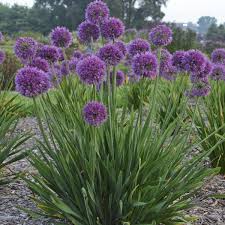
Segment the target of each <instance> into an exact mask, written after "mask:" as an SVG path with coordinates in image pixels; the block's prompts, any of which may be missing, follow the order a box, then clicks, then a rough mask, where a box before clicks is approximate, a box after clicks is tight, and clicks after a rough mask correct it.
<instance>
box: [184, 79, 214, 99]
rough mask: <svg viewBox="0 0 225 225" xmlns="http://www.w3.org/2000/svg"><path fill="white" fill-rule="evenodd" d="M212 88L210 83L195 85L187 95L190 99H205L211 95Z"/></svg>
mask: <svg viewBox="0 0 225 225" xmlns="http://www.w3.org/2000/svg"><path fill="white" fill-rule="evenodd" d="M210 91H211V86H210V85H209V83H208V82H198V83H195V84H194V85H193V87H192V89H191V90H190V91H188V92H187V93H186V95H187V96H189V97H204V96H207V95H209V93H210Z"/></svg>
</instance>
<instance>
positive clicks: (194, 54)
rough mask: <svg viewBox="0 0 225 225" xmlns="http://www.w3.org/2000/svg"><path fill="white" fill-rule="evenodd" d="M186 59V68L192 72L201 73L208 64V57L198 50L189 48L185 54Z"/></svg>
mask: <svg viewBox="0 0 225 225" xmlns="http://www.w3.org/2000/svg"><path fill="white" fill-rule="evenodd" d="M185 61H186V63H185V69H186V70H187V71H188V72H190V73H200V72H202V71H203V70H204V69H205V66H206V58H205V56H204V55H203V54H202V53H201V52H200V51H198V50H189V51H188V52H187V54H186V56H185Z"/></svg>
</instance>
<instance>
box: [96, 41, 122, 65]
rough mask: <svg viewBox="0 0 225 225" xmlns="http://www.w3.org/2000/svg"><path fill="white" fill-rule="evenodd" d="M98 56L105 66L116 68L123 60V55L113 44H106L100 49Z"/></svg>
mask: <svg viewBox="0 0 225 225" xmlns="http://www.w3.org/2000/svg"><path fill="white" fill-rule="evenodd" d="M98 56H99V58H100V59H101V60H103V61H104V62H105V63H106V64H107V65H111V66H116V65H118V64H119V63H120V61H121V60H122V59H123V54H122V52H121V51H120V50H119V48H118V47H117V46H116V45H115V44H107V45H105V46H103V47H102V48H100V50H99V53H98Z"/></svg>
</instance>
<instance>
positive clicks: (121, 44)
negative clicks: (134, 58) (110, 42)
mask: <svg viewBox="0 0 225 225" xmlns="http://www.w3.org/2000/svg"><path fill="white" fill-rule="evenodd" d="M114 45H115V46H116V47H117V48H119V50H120V51H121V53H122V54H123V56H124V57H125V56H126V54H127V48H126V45H125V43H124V42H122V41H116V42H115V43H114Z"/></svg>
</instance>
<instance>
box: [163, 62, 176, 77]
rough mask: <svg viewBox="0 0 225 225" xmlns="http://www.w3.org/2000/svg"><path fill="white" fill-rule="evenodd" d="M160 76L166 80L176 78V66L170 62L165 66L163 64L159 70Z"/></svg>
mask: <svg viewBox="0 0 225 225" xmlns="http://www.w3.org/2000/svg"><path fill="white" fill-rule="evenodd" d="M160 76H161V77H163V78H164V79H166V80H170V81H172V80H176V78H177V73H176V68H175V67H174V66H172V65H171V63H170V64H167V66H164V67H162V68H161V70H160Z"/></svg>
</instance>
